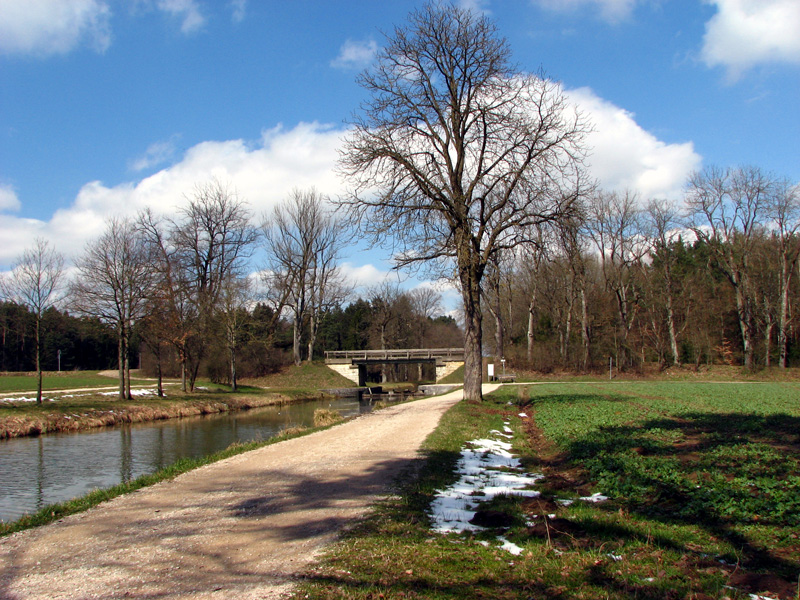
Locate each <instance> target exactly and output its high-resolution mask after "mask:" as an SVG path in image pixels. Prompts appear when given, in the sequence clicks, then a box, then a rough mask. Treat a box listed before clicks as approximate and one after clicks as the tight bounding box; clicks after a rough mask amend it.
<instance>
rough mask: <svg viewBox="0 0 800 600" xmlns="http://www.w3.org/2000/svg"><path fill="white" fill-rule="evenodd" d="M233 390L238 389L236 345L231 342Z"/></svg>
mask: <svg viewBox="0 0 800 600" xmlns="http://www.w3.org/2000/svg"><path fill="white" fill-rule="evenodd" d="M230 351H231V391H232V392H235V391H236V388H237V386H236V346H235V345H234V344H231V346H230Z"/></svg>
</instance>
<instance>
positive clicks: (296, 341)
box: [292, 312, 302, 367]
mask: <svg viewBox="0 0 800 600" xmlns="http://www.w3.org/2000/svg"><path fill="white" fill-rule="evenodd" d="M300 319H301V316H300V315H298V314H297V313H296V312H295V314H294V327H293V336H292V354H293V357H294V364H295V365H296V366H298V367H299V366H300V363H301V362H302V360H301V358H300V328H301V327H302V322H301V320H300Z"/></svg>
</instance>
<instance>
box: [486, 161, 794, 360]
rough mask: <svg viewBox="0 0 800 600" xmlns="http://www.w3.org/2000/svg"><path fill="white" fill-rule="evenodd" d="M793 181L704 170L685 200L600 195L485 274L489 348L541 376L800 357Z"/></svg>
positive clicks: (748, 171)
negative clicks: (558, 370) (575, 215)
mask: <svg viewBox="0 0 800 600" xmlns="http://www.w3.org/2000/svg"><path fill="white" fill-rule="evenodd" d="M799 204H800V193H799V191H798V186H796V185H794V186H793V185H791V184H790V182H788V181H786V180H784V179H781V178H779V177H776V176H774V175H771V174H769V173H766V172H764V171H762V170H761V169H759V168H756V167H739V168H731V169H719V168H713V167H712V168H708V169H706V170H705V171H702V172H698V173H695V174H694V175H693V176H692V177H691V179H690V180H689V181H688V182H687V185H686V194H685V198H684V199H683V201H682V202H680V203H676V202H667V201H664V200H660V201H659V200H644V199H642V198H640V197H639V196H638V195H637V194H635V193H632V192H622V193H618V192H613V193H606V192H597V193H594V194H593V195H591V196H590V197H589V198H588V199H587V201H586V202H585V203H584V204H583V206H582V209H581V212H580V217H579V218H576V219H572V220H565V221H562V222H560V223H558V224H555V225H553V226H550V227H549V228H542V230H541V231H540V233H539V239H540V243H538V244H535V245H531V246H528V247H527V248H524V249H523V248H520V249H519V251H515V252H510V253H506V254H505V255H499V256H498V257H497V259H496V260H495V261H494V262H493V263H492V264H491V268H490V269H489V272H488V273H487V285H486V286H485V288H484V307H485V311H486V313H487V315H486V322H487V327H486V329H487V333H489V332H491V333H489V335H491V336H493V338H494V339H493V343H492V341H489V340H487V342H488V345H489V347H490V352H491V353H494V354H495V355H503V354H505V355H506V356H507V358H509V359H511V360H513V361H515V362H517V363H520V364H525V365H527V366H528V367H530V368H533V369H536V370H540V371H550V370H553V369H556V368H565V369H570V370H575V371H586V370H591V369H598V368H600V369H607V368H608V364H609V359H611V361H612V363H613V365H614V366H615V367H616V368H618V369H623V370H625V369H639V368H641V367H643V366H644V365H647V364H651V363H657V364H658V365H660V366H661V367H662V368H666V367H668V366H670V365H681V364H682V365H692V366H694V367H699V366H700V365H704V364H714V363H727V364H731V365H742V366H744V367H746V368H748V369H756V368H760V367H764V366H772V365H778V366H780V367H786V366H789V365H790V364H791V363H792V362H796V361H797V359H798V355H799V354H800V350H798V331H797V322H796V308H797V306H798V300H800V296H798V294H800V287H798V282H797V278H798V275H800V272H799V271H798V268H799V265H798V255H799V254H800V232H798V226H800V207H799Z"/></svg>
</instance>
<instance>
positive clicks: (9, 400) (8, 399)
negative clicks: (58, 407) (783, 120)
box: [0, 396, 45, 402]
mask: <svg viewBox="0 0 800 600" xmlns="http://www.w3.org/2000/svg"><path fill="white" fill-rule="evenodd" d="M44 399H45V398H44V397H42V400H44ZM0 402H36V398H28V397H27V396H19V397H17V398H0Z"/></svg>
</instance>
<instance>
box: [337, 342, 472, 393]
mask: <svg viewBox="0 0 800 600" xmlns="http://www.w3.org/2000/svg"><path fill="white" fill-rule="evenodd" d="M387 363H388V364H418V363H429V364H434V365H435V366H436V381H437V382H438V381H440V380H441V379H443V378H444V377H447V376H448V375H449V374H450V373H452V372H453V371H455V370H456V369H458V368H459V367H460V366H461V365H463V364H464V349H463V348H431V349H427V348H426V349H408V350H402V349H401V350H336V351H328V352H325V364H326V365H328V366H329V367H330V368H331V369H333V370H334V371H336V372H337V373H340V374H341V375H343V376H344V377H346V378H347V379H349V380H350V381H352V382H354V383H357V384H358V385H359V386H364V385H366V375H367V366H368V365H380V364H387Z"/></svg>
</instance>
